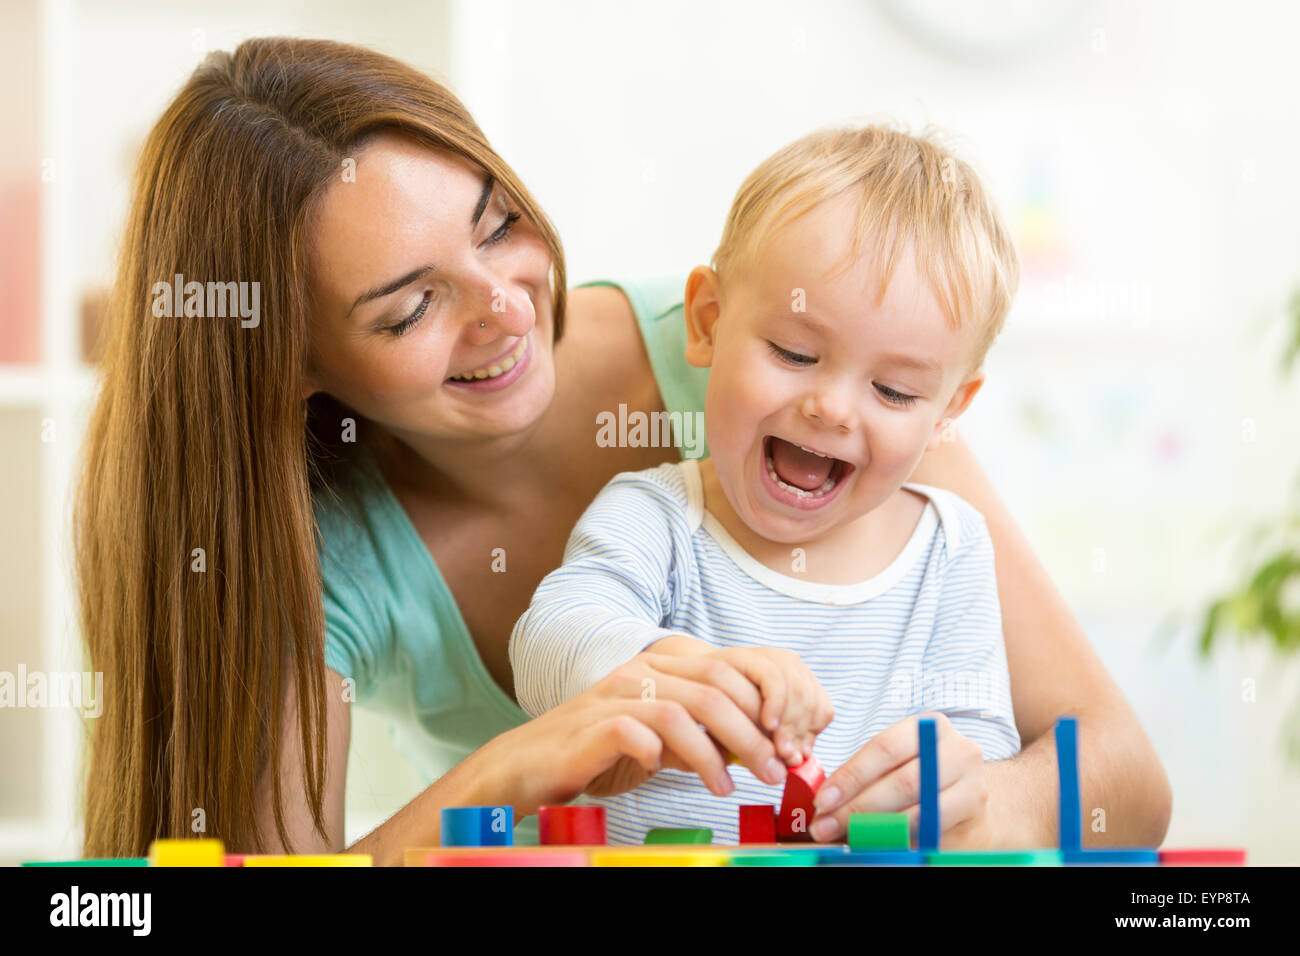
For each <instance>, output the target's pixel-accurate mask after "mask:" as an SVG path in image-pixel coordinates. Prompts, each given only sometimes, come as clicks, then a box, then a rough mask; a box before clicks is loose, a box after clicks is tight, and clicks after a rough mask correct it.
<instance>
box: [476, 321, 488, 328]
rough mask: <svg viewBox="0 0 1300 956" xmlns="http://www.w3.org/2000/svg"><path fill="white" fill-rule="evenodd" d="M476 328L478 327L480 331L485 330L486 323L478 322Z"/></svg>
mask: <svg viewBox="0 0 1300 956" xmlns="http://www.w3.org/2000/svg"><path fill="white" fill-rule="evenodd" d="M478 327H479V328H480V329H486V328H487V323H486V322H480V323H479V324H478Z"/></svg>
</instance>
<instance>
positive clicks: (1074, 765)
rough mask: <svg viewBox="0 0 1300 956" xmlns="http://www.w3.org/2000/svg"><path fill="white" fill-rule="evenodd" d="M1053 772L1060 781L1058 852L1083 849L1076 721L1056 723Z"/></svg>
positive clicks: (1077, 726)
mask: <svg viewBox="0 0 1300 956" xmlns="http://www.w3.org/2000/svg"><path fill="white" fill-rule="evenodd" d="M1056 768H1057V774H1058V776H1059V777H1060V781H1061V852H1062V853H1074V852H1076V851H1078V850H1080V849H1082V847H1083V809H1082V807H1081V806H1080V798H1079V721H1078V718H1076V717H1062V718H1060V719H1059V720H1057V722H1056Z"/></svg>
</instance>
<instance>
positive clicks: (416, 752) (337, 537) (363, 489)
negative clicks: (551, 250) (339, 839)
mask: <svg viewBox="0 0 1300 956" xmlns="http://www.w3.org/2000/svg"><path fill="white" fill-rule="evenodd" d="M588 284H589V285H610V286H617V287H618V288H620V289H622V290H623V292H624V294H625V295H626V296H627V298H628V300H629V301H630V302H631V304H632V309H633V311H634V312H635V313H636V318H637V324H638V326H639V327H640V329H641V334H642V337H643V338H644V341H645V345H646V350H647V352H648V353H649V356H650V365H651V367H652V369H653V370H654V374H655V378H656V379H657V380H658V383H659V391H660V395H661V396H662V398H663V402H664V407H665V409H666V410H667V411H669V412H683V413H685V412H696V411H699V412H702V411H703V410H704V391H705V386H706V384H707V382H708V370H707V369H699V368H694V367H693V366H690V365H688V364H687V362H686V356H685V350H686V323H685V318H684V316H683V312H682V293H683V290H684V289H685V286H686V282H685V277H684V276H672V277H664V278H660V279H651V280H643V281H637V282H593V283H588ZM593 427H594V426H593ZM707 453H708V452H707V450H706V451H705V452H704V454H707ZM356 468H357V469H358V471H357V473H356V475H355V476H354V477H355V479H356V481H355V483H354V485H355V489H356V491H355V495H353V496H351V500H352V501H355V502H356V503H357V505H358V506H356V507H349V506H347V505H345V504H344V500H345V499H336V497H335V496H331V495H324V494H320V495H317V496H316V499H315V511H316V519H317V521H318V523H319V525H320V531H321V545H320V549H319V554H320V563H321V582H322V585H323V591H324V599H325V662H326V664H327V665H328V666H329V667H330V668H331V669H333V670H334V671H336V672H337V673H338V674H339V675H341V676H342V677H344V678H351V679H352V680H353V681H355V683H356V697H355V700H356V702H357V703H358V704H360V705H361V706H363V707H366V708H368V709H370V710H373V711H375V712H376V713H378V714H380V715H382V716H383V717H384V718H385V719H386V720H387V721H388V724H389V728H390V731H391V733H392V737H393V742H394V744H395V745H396V747H397V749H398V750H399V751H400V752H401V753H402V755H403V756H404V757H405V758H406V759H407V761H409V763H410V765H411V767H412V768H413V769H414V770H415V772H416V773H417V774H418V775H419V776H420V777H421V778H422V779H423V780H424V781H425V784H426V785H427V784H429V783H432V782H433V781H434V780H436V779H437V778H438V777H440V776H442V775H443V774H444V773H446V772H447V771H448V770H449V769H451V768H452V767H453V766H455V765H456V764H457V763H459V762H460V761H462V760H464V759H465V757H467V756H469V754H470V753H471V752H473V751H474V750H476V749H478V748H479V747H480V746H482V745H483V744H485V743H486V742H487V741H489V740H491V739H492V738H493V737H495V736H497V735H498V734H500V733H502V732H503V731H506V730H509V729H510V728H512V727H515V726H518V725H519V724H521V723H523V722H524V721H526V720H527V719H528V716H527V715H526V714H525V713H524V712H523V711H522V710H521V709H520V708H519V706H518V705H517V704H516V703H515V701H514V699H513V698H512V697H510V696H509V695H507V694H506V693H505V692H504V691H502V690H501V688H500V687H499V686H498V685H497V683H496V681H494V680H493V679H492V676H491V675H490V674H489V673H488V670H487V667H486V666H485V665H484V663H483V659H482V658H481V657H480V656H479V653H478V649H477V648H476V647H475V646H474V641H473V639H472V638H471V637H470V633H469V628H468V627H467V626H466V624H465V619H464V618H463V617H462V616H461V613H460V609H459V608H458V607H457V606H456V601H455V599H454V598H453V597H452V595H451V591H450V590H448V588H447V584H446V582H445V581H444V580H443V577H442V573H441V572H440V571H439V570H438V567H437V565H436V564H435V563H434V561H433V556H432V555H431V554H430V553H429V550H428V548H426V547H425V546H424V542H423V541H422V540H421V539H420V536H419V534H418V533H417V532H416V530H415V528H414V526H413V525H412V524H411V522H410V519H409V518H408V517H407V515H406V512H405V510H404V509H403V508H402V506H401V504H400V503H399V502H398V500H397V498H396V496H395V495H394V494H393V492H392V490H391V489H390V488H389V487H388V484H387V482H385V480H384V478H383V476H382V474H381V473H380V471H379V468H378V465H377V464H376V463H375V461H374V459H373V458H372V457H370V456H369V455H368V454H365V453H364V452H363V453H362V454H361V455H359V456H358V459H357V464H356ZM526 827H527V824H524V825H521V826H520V827H519V832H518V833H517V836H520V837H526V836H527V831H526V829H525V828H526Z"/></svg>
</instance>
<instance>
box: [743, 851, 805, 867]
mask: <svg viewBox="0 0 1300 956" xmlns="http://www.w3.org/2000/svg"><path fill="white" fill-rule="evenodd" d="M820 860H821V857H820V856H819V855H818V854H816V853H788V852H785V851H783V850H773V851H771V852H770V853H736V854H734V855H733V856H732V857H731V862H730V863H729V864H728V865H729V866H816V865H817V864H818V862H819V861H820Z"/></svg>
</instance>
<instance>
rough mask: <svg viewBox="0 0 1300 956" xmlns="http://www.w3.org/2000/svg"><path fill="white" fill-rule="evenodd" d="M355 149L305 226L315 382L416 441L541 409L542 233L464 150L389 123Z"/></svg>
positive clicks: (526, 421) (548, 360)
mask: <svg viewBox="0 0 1300 956" xmlns="http://www.w3.org/2000/svg"><path fill="white" fill-rule="evenodd" d="M354 158H355V160H356V165H355V170H354V171H351V172H354V173H355V175H352V174H351V172H349V170H348V164H345V166H344V167H343V168H341V169H340V177H339V179H338V180H336V181H335V182H334V183H333V184H332V185H330V186H329V187H328V188H327V190H326V192H325V193H324V194H323V195H322V196H321V198H320V202H319V205H318V207H317V210H316V215H315V217H314V219H313V221H312V225H311V232H310V235H309V242H310V244H311V245H310V253H309V255H310V268H311V290H312V324H311V360H310V364H309V367H308V373H307V376H308V388H309V390H310V391H324V392H328V393H329V394H331V395H333V396H334V397H335V398H337V399H338V400H339V401H341V402H343V403H344V404H346V405H348V406H349V407H350V408H352V409H353V410H355V411H356V412H358V413H359V414H361V415H363V416H365V417H366V418H368V419H370V420H371V421H374V422H376V423H378V424H380V425H383V426H384V427H386V428H388V429H389V430H390V431H392V432H393V433H394V434H396V435H397V436H398V437H399V438H405V439H407V440H408V441H409V440H415V441H416V442H418V441H419V440H421V439H429V438H434V439H448V440H457V439H475V440H481V439H484V438H491V437H496V436H501V435H509V434H513V433H515V432H518V431H520V430H522V429H524V428H526V427H527V426H529V425H530V424H532V423H533V422H535V421H537V419H538V418H539V417H540V416H541V414H542V412H543V411H544V410H545V408H546V407H547V405H548V404H549V403H550V401H551V398H552V396H553V394H554V391H555V368H554V363H553V362H552V347H553V345H554V329H555V325H554V316H553V315H552V300H551V291H550V284H549V276H550V268H551V258H550V250H549V249H548V248H547V246H546V243H545V241H544V240H543V238H542V236H541V233H540V232H538V230H537V228H536V227H535V226H534V225H533V224H532V223H531V222H529V221H528V220H527V219H526V218H525V217H523V216H521V215H520V214H519V210H518V209H517V208H516V206H515V205H514V203H513V202H512V201H511V200H510V198H509V197H508V195H507V194H506V191H505V190H504V189H503V188H502V187H501V185H500V184H499V183H496V182H494V181H493V180H491V179H489V178H488V176H487V174H486V173H484V172H483V171H482V170H481V169H479V168H478V167H476V166H473V165H472V164H470V163H469V162H468V161H466V160H464V159H462V158H460V157H458V156H455V155H453V154H450V153H446V152H441V151H436V150H432V149H430V148H428V147H426V146H422V145H419V144H417V143H415V142H413V141H411V140H408V139H406V138H403V137H399V136H396V135H392V134H383V135H381V136H378V137H376V138H375V139H374V140H371V141H370V142H369V143H368V144H367V145H366V147H365V148H364V149H363V150H361V151H360V152H359V153H358V155H357V156H356V157H354ZM345 172H347V173H348V175H347V177H346V178H345V177H344V174H345Z"/></svg>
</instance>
